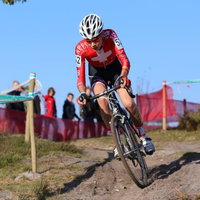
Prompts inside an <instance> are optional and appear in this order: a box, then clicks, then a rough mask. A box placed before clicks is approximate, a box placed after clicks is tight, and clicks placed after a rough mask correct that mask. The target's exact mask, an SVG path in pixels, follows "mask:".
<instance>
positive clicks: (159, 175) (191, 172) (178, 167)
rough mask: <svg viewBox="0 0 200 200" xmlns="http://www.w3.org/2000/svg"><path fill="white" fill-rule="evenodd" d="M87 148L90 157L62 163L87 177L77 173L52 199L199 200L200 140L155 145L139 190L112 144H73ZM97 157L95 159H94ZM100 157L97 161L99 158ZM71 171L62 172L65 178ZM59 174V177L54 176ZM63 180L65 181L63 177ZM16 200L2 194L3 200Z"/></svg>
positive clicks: (0, 196) (55, 163)
mask: <svg viewBox="0 0 200 200" xmlns="http://www.w3.org/2000/svg"><path fill="white" fill-rule="evenodd" d="M73 143H74V144H75V145H77V146H79V147H84V149H85V154H86V155H87V157H81V158H73V157H72V158H71V157H69V156H67V157H63V158H62V163H63V164H65V165H72V164H73V163H78V165H80V167H81V168H86V169H87V172H85V174H77V175H79V176H77V178H76V179H75V180H73V181H71V182H68V181H65V182H64V183H63V182H62V185H63V187H62V188H61V191H60V193H61V194H55V195H53V196H51V197H49V198H47V199H50V200H118V199H119V200H138V199H139V200H152V199H159V200H160V199H161V200H175V199H181V200H186V199H187V200H192V199H194V200H197V199H200V141H198V142H180V143H179V142H168V143H165V144H163V143H156V144H155V145H156V149H157V150H156V152H155V153H154V154H153V155H152V156H147V157H146V161H147V164H148V166H149V169H150V172H151V178H150V180H149V181H150V185H149V186H148V187H146V188H144V189H140V188H138V187H137V186H136V185H135V183H134V182H133V181H132V180H131V179H130V177H129V175H128V174H127V172H126V170H125V168H124V167H123V164H122V162H120V161H117V160H113V155H112V146H113V145H112V144H110V145H108V144H103V143H99V142H97V143H96V142H95V140H92V141H91V140H84V141H82V140H77V141H76V142H73ZM95 158H96V159H95ZM97 158H98V159H97ZM48 159H51V160H47V162H49V163H52V165H59V164H60V163H59V162H58V161H60V158H59V159H58V158H57V160H56V158H53V157H52V158H48ZM66 174H69V171H67V170H66V173H65V171H62V176H63V177H65V176H66ZM55 175H56V174H55ZM64 180H66V179H65V178H64ZM5 199H13V198H12V197H10V195H8V194H7V193H5V191H4V192H3V191H1V192H0V200H5Z"/></svg>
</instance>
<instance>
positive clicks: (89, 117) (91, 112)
mask: <svg viewBox="0 0 200 200" xmlns="http://www.w3.org/2000/svg"><path fill="white" fill-rule="evenodd" d="M85 92H86V94H87V97H88V98H90V97H92V95H91V88H90V87H86V91H85ZM95 112H96V111H95V102H94V101H88V102H87V103H86V105H81V106H80V115H81V117H82V118H83V120H84V121H85V122H94V118H95Z"/></svg>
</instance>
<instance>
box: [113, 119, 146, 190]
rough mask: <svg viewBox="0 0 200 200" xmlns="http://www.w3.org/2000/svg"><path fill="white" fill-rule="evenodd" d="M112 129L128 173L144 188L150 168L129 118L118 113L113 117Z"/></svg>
mask: <svg viewBox="0 0 200 200" xmlns="http://www.w3.org/2000/svg"><path fill="white" fill-rule="evenodd" d="M111 131H112V134H113V136H114V142H115V145H116V147H117V150H118V153H119V157H120V159H121V161H122V163H123V165H124V167H125V168H126V170H127V172H128V174H129V175H130V177H131V179H132V180H133V181H134V182H135V183H136V185H137V186H138V187H140V188H144V187H145V186H146V185H147V172H148V169H147V166H146V162H145V159H144V157H143V156H144V153H143V152H142V151H140V148H139V146H140V144H139V143H138V141H137V136H136V133H135V132H134V131H135V130H134V129H133V127H132V126H131V125H130V123H129V122H128V120H124V118H123V116H121V115H117V116H114V117H113V118H112V119H111Z"/></svg>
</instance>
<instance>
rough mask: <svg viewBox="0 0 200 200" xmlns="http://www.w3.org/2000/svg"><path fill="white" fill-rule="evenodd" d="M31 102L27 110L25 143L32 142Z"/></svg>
mask: <svg viewBox="0 0 200 200" xmlns="http://www.w3.org/2000/svg"><path fill="white" fill-rule="evenodd" d="M29 103H30V102H28V103H27V109H26V130H25V142H29V141H30V117H29V116H30V113H29V110H30V108H29V106H30V104H29Z"/></svg>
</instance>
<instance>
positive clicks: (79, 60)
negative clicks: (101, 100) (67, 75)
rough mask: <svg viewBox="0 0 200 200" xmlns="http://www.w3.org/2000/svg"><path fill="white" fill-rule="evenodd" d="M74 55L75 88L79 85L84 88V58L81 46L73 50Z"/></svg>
mask: <svg viewBox="0 0 200 200" xmlns="http://www.w3.org/2000/svg"><path fill="white" fill-rule="evenodd" d="M75 55H76V70H77V87H78V86H79V85H84V86H85V83H86V82H85V56H84V52H83V50H82V48H81V45H80V44H78V45H77V46H76V48H75Z"/></svg>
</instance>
